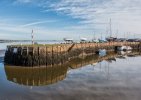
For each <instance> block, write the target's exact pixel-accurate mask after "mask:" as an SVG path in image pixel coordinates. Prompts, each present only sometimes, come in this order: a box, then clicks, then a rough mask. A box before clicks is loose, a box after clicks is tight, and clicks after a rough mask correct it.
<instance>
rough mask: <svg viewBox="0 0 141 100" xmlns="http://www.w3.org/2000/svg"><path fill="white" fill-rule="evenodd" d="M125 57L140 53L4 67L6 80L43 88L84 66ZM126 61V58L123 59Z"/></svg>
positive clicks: (85, 57)
mask: <svg viewBox="0 0 141 100" xmlns="http://www.w3.org/2000/svg"><path fill="white" fill-rule="evenodd" d="M125 55H126V56H129V57H133V56H137V55H140V52H124V54H123V53H121V52H118V53H115V52H110V53H107V55H104V56H99V55H96V54H94V55H87V56H83V57H77V58H73V59H70V61H69V62H67V63H65V64H58V65H54V66H47V67H20V66H7V65H6V66H5V73H6V76H7V80H9V81H12V82H14V83H17V84H20V85H25V86H44V85H49V84H53V83H57V82H59V81H62V80H64V79H65V77H66V75H67V71H68V70H70V69H77V68H80V67H82V66H86V65H89V64H90V65H93V66H95V65H96V64H97V63H99V62H101V61H103V60H105V61H107V62H112V61H116V58H121V59H122V58H125ZM125 59H126V58H125Z"/></svg>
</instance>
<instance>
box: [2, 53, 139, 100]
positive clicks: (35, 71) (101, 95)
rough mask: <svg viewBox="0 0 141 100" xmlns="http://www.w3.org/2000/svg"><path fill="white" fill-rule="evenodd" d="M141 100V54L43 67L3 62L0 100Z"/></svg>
mask: <svg viewBox="0 0 141 100" xmlns="http://www.w3.org/2000/svg"><path fill="white" fill-rule="evenodd" d="M1 55H2V53H1ZM106 57H107V59H106ZM103 59H106V60H103ZM140 98H141V56H140V53H138V55H137V56H132V55H129V56H119V55H117V54H110V55H106V56H105V58H104V57H99V56H97V55H92V56H88V57H85V58H77V59H74V60H73V61H71V63H70V64H66V65H58V66H53V67H42V68H20V67H14V66H13V67H12V66H4V64H3V62H2V61H0V100H140Z"/></svg>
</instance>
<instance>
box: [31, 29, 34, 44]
mask: <svg viewBox="0 0 141 100" xmlns="http://www.w3.org/2000/svg"><path fill="white" fill-rule="evenodd" d="M31 42H32V45H33V44H34V34H33V29H32V32H31Z"/></svg>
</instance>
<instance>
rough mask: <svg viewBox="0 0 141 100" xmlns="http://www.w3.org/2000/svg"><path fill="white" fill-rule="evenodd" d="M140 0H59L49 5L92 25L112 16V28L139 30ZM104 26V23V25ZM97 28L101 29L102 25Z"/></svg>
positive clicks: (140, 17)
mask: <svg viewBox="0 0 141 100" xmlns="http://www.w3.org/2000/svg"><path fill="white" fill-rule="evenodd" d="M140 5H141V0H134V1H133V0H61V1H60V2H57V3H53V4H51V5H50V7H51V8H52V9H53V10H54V11H56V12H59V13H63V14H66V15H68V16H71V17H72V18H75V19H81V20H82V21H81V22H80V23H82V24H86V25H88V26H89V25H93V27H97V24H96V23H101V24H102V23H103V24H105V23H107V26H108V25H109V19H110V18H112V22H113V30H117V28H118V29H119V30H120V31H122V32H124V31H131V32H141V29H140V28H139V27H140V26H141V23H140V22H141V6H140ZM105 27H106V25H105ZM99 28H101V29H103V27H102V26H99Z"/></svg>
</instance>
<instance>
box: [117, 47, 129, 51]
mask: <svg viewBox="0 0 141 100" xmlns="http://www.w3.org/2000/svg"><path fill="white" fill-rule="evenodd" d="M117 50H118V51H130V50H132V47H130V46H118V47H117Z"/></svg>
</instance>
